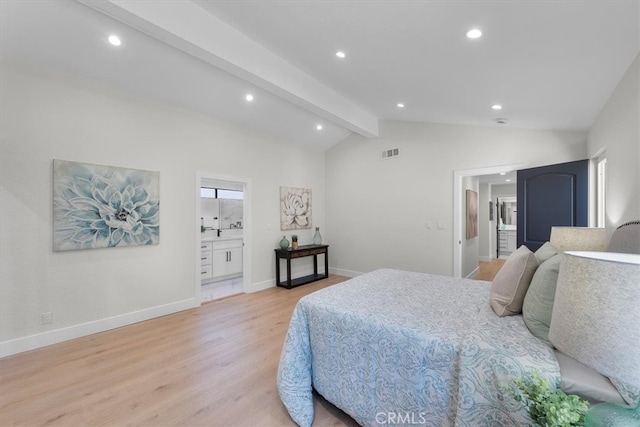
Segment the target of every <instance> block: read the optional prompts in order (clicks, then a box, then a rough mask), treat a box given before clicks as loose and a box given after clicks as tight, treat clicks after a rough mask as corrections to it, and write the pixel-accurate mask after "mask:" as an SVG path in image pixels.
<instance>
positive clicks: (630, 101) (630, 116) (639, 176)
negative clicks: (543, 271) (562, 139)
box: [588, 54, 640, 232]
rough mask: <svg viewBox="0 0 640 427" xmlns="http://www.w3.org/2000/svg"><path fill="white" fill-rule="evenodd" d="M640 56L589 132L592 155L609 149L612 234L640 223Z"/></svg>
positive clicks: (608, 205)
mask: <svg viewBox="0 0 640 427" xmlns="http://www.w3.org/2000/svg"><path fill="white" fill-rule="evenodd" d="M639 118H640V54H639V55H638V56H636V58H635V61H634V62H633V63H632V64H631V66H630V67H629V69H628V70H627V72H626V74H625V75H624V77H623V78H622V80H620V83H618V86H617V87H616V89H615V91H614V92H613V94H612V95H611V97H610V98H609V100H608V102H607V104H606V105H605V106H604V108H603V109H602V111H601V112H600V114H599V116H598V118H597V120H596V122H595V123H594V125H593V126H592V127H591V129H590V130H589V136H588V154H589V157H593V156H595V155H596V154H597V153H598V152H599V151H600V150H602V149H606V157H607V180H606V200H605V204H606V207H605V211H606V217H607V218H606V225H607V229H608V230H609V232H612V230H613V229H615V227H617V226H619V225H620V224H623V223H625V222H627V221H632V220H637V219H640V119H639Z"/></svg>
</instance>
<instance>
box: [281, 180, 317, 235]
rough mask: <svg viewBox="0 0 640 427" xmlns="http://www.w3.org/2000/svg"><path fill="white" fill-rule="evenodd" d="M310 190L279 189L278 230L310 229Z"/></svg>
mask: <svg viewBox="0 0 640 427" xmlns="http://www.w3.org/2000/svg"><path fill="white" fill-rule="evenodd" d="M311 224H312V216H311V189H309V188H293V187H280V230H298V229H303V228H311Z"/></svg>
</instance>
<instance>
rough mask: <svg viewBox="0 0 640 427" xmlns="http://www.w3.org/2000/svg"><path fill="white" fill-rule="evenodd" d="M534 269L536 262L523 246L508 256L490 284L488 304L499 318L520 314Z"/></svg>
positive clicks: (531, 253)
mask: <svg viewBox="0 0 640 427" xmlns="http://www.w3.org/2000/svg"><path fill="white" fill-rule="evenodd" d="M536 268H538V260H537V259H536V257H535V255H534V254H533V252H531V251H530V250H529V248H527V247H526V246H524V245H522V246H520V247H519V248H518V249H517V250H516V251H515V252H513V253H512V254H511V255H510V256H509V258H508V259H507V262H505V263H504V265H503V266H502V268H501V269H500V271H498V274H496V277H495V278H494V279H493V282H492V283H491V294H490V298H489V303H490V304H491V308H492V309H493V311H494V312H495V313H496V314H497V315H498V316H499V317H503V316H513V315H514V314H520V313H521V312H522V302H523V301H524V296H525V294H526V293H527V288H528V287H529V283H530V282H531V278H532V277H533V273H535V271H536Z"/></svg>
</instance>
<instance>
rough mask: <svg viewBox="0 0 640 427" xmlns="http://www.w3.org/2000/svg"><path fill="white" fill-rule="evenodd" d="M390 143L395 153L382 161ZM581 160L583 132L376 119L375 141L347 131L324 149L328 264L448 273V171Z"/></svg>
mask: <svg viewBox="0 0 640 427" xmlns="http://www.w3.org/2000/svg"><path fill="white" fill-rule="evenodd" d="M389 148H399V149H400V155H399V156H398V157H396V158H392V159H388V160H381V157H380V153H381V151H382V150H384V149H389ZM584 158H586V135H585V134H584V133H578V132H552V131H528V130H514V129H508V128H498V127H478V126H457V125H445V124H428V123H411V122H396V121H384V122H381V123H380V137H379V138H378V139H365V138H363V137H360V136H356V135H352V136H350V137H347V138H346V139H345V140H344V141H342V142H341V143H339V144H337V145H336V146H334V147H332V148H331V149H330V150H328V151H327V154H326V182H327V186H326V188H327V211H326V215H327V227H328V228H329V229H330V230H331V239H330V240H329V239H327V242H328V243H330V244H331V255H330V259H331V265H332V267H334V268H335V270H336V271H338V272H343V273H347V274H357V273H358V272H367V271H371V270H374V269H377V268H381V267H394V268H401V269H407V270H413V271H423V272H429V273H436V274H446V275H450V274H452V272H453V255H452V254H453V246H452V245H453V232H452V223H453V191H452V189H453V174H454V171H457V170H466V169H476V168H484V167H492V166H500V165H512V164H520V163H522V164H524V165H525V167H534V166H541V165H544V164H549V163H561V162H567V161H572V160H579V159H584ZM427 222H430V223H431V228H430V229H428V228H427V227H426V225H427ZM438 222H441V223H443V225H444V229H443V230H441V229H439V228H438Z"/></svg>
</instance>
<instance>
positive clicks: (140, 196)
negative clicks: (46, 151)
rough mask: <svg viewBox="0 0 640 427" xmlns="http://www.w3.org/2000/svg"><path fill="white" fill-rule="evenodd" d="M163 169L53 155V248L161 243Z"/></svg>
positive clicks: (108, 246)
mask: <svg viewBox="0 0 640 427" xmlns="http://www.w3.org/2000/svg"><path fill="white" fill-rule="evenodd" d="M159 193H160V192H159V172H151V171H143V170H136V169H125V168H118V167H111V166H100V165H92V164H87V163H76V162H69V161H65V160H54V161H53V250H54V251H67V250H75V249H94V248H111V247H116V246H135V245H155V244H158V242H159V240H160V222H159V210H160V201H159V196H160V194H159Z"/></svg>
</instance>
